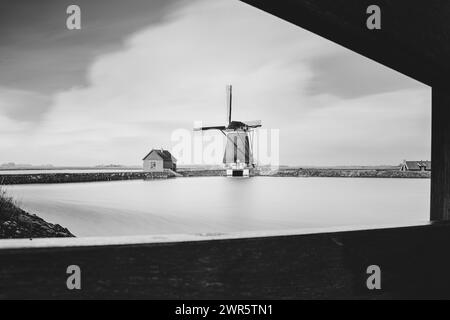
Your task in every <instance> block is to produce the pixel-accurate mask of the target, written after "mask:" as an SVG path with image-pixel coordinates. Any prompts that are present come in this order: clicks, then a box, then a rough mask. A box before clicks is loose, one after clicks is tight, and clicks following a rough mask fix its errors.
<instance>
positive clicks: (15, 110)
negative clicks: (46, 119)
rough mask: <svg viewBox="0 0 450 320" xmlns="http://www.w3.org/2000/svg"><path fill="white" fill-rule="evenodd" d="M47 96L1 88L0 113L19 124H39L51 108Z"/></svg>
mask: <svg viewBox="0 0 450 320" xmlns="http://www.w3.org/2000/svg"><path fill="white" fill-rule="evenodd" d="M50 105H51V101H50V98H49V97H48V96H46V95H43V94H40V93H37V92H32V91H26V90H19V89H10V88H4V87H0V113H1V114H2V115H3V116H5V117H8V118H9V119H11V120H15V121H17V122H37V121H39V120H40V119H41V118H42V116H43V114H44V113H45V112H46V111H47V110H48V109H49V108H50Z"/></svg>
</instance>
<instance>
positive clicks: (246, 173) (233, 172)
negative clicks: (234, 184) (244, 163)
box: [227, 169, 250, 177]
mask: <svg viewBox="0 0 450 320" xmlns="http://www.w3.org/2000/svg"><path fill="white" fill-rule="evenodd" d="M227 177H250V170H249V169H227Z"/></svg>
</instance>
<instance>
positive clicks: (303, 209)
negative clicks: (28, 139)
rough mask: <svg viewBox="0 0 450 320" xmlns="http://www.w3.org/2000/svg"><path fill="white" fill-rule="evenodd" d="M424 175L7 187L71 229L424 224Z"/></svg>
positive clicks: (107, 232)
mask: <svg viewBox="0 0 450 320" xmlns="http://www.w3.org/2000/svg"><path fill="white" fill-rule="evenodd" d="M429 189H430V180H429V179H376V178H282V177H254V178H250V179H233V178H224V177H196V178H177V179H169V180H155V181H141V180H135V181H115V182H90V183H69V184H47V185H44V184H42V185H17V186H9V187H8V188H7V190H8V192H9V194H10V195H12V196H14V197H15V198H16V199H17V200H18V201H19V204H20V206H21V207H22V208H24V209H25V210H28V211H29V212H31V213H35V214H37V215H39V216H40V217H42V218H44V219H45V220H47V221H49V222H53V223H59V224H61V225H62V226H64V227H67V228H68V229H69V230H70V231H71V232H72V233H74V234H75V235H76V236H123V235H145V234H171V233H199V232H201V233H203V232H207V233H215V232H241V231H263V230H287V229H299V228H302V229H303V228H323V227H342V226H346V227H349V228H358V227H361V226H374V227H375V226H376V225H387V224H404V225H411V224H421V223H424V222H426V221H427V220H428V218H429V194H430V192H429Z"/></svg>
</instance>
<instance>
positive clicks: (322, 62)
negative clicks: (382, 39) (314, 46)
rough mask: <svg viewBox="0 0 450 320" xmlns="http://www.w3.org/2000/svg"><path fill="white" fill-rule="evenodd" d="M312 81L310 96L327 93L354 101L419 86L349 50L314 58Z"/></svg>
mask: <svg viewBox="0 0 450 320" xmlns="http://www.w3.org/2000/svg"><path fill="white" fill-rule="evenodd" d="M310 67H311V68H312V71H313V74H314V75H313V77H312V78H311V79H310V81H309V84H308V87H307V92H308V93H309V94H311V95H317V94H323V93H328V94H330V95H335V96H338V97H340V98H345V99H351V98H358V97H363V96H367V95H372V94H378V93H383V92H392V91H397V90H403V89H409V88H415V87H417V86H418V85H419V83H418V82H417V81H415V80H413V79H411V78H408V77H407V76H405V75H403V74H401V73H398V72H396V71H394V70H390V69H388V68H387V67H386V68H381V67H380V65H379V64H377V63H374V62H373V61H371V60H370V59H368V58H365V57H363V56H360V55H357V54H354V53H352V52H350V51H348V50H335V51H334V52H333V53H331V54H330V53H328V54H325V55H324V54H319V55H318V56H316V57H312V59H311V61H310Z"/></svg>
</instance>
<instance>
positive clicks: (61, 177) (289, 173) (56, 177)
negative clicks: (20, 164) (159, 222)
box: [0, 168, 431, 185]
mask: <svg viewBox="0 0 450 320" xmlns="http://www.w3.org/2000/svg"><path fill="white" fill-rule="evenodd" d="M224 175H225V170H223V169H179V170H178V171H177V172H176V173H174V172H172V171H170V170H168V171H165V172H88V173H39V174H36V173H34V174H0V185H2V184H3V185H11V184H33V183H73V182H97V181H118V180H142V179H143V180H154V179H168V178H173V177H218V176H224ZM253 175H254V176H265V177H339V178H343V177H348V178H430V177H431V172H430V171H399V170H385V169H324V168H295V169H294V168H282V169H278V170H270V169H266V168H263V169H256V170H254V171H253Z"/></svg>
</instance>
